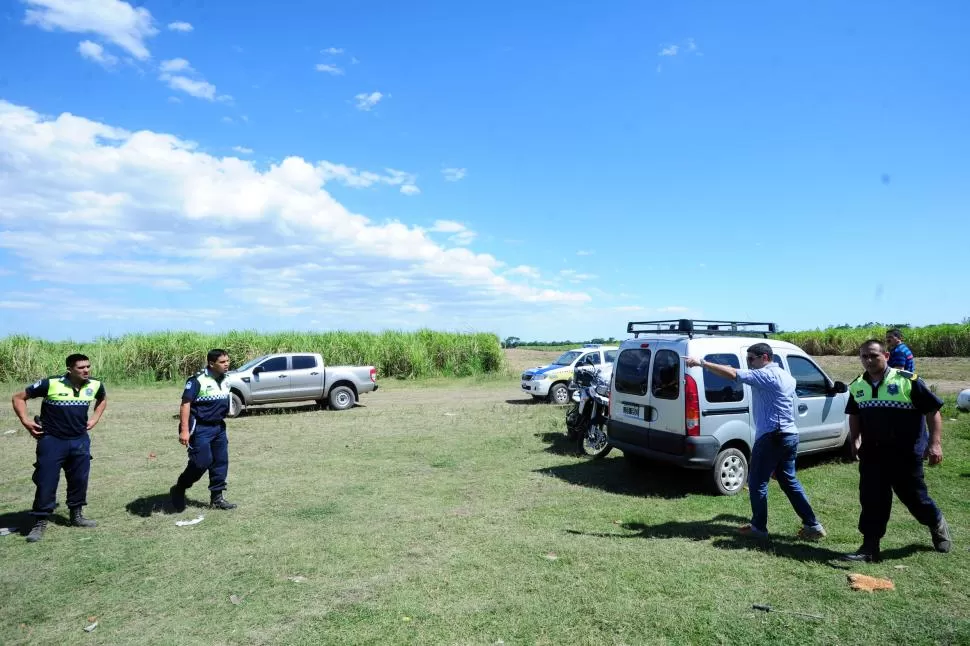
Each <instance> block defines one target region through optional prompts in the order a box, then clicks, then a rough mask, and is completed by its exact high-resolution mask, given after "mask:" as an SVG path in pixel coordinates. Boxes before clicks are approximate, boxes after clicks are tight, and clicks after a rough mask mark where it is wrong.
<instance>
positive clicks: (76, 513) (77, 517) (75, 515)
mask: <svg viewBox="0 0 970 646" xmlns="http://www.w3.org/2000/svg"><path fill="white" fill-rule="evenodd" d="M71 526H72V527H97V526H98V523H96V522H95V521H93V520H88V519H87V518H85V517H84V514H83V513H81V508H80V507H75V508H73V509H72V510H71Z"/></svg>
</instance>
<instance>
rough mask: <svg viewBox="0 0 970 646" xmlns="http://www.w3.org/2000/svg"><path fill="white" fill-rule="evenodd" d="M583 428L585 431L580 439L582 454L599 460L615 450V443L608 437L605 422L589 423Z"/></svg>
mask: <svg viewBox="0 0 970 646" xmlns="http://www.w3.org/2000/svg"><path fill="white" fill-rule="evenodd" d="M583 430H584V432H583V434H582V436H581V438H580V440H579V452H580V454H581V455H584V456H586V457H589V458H592V459H594V460H599V459H600V458H604V457H606V455H607V454H608V453H609V452H610V451H612V450H613V445H612V444H610V442H609V438H607V437H606V426H605V425H604V424H589V425H587V426H586V428H585V429H583Z"/></svg>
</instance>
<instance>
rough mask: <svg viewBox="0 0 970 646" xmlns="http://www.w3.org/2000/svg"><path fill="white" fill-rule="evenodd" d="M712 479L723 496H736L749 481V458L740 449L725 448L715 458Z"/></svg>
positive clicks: (715, 487) (715, 488)
mask: <svg viewBox="0 0 970 646" xmlns="http://www.w3.org/2000/svg"><path fill="white" fill-rule="evenodd" d="M711 475H712V476H713V477H712V479H711V481H712V483H713V484H714V490H715V491H717V493H718V494H720V495H722V496H735V495H737V494H739V493H741V492H742V491H744V485H745V484H746V483H747V481H748V458H746V457H745V455H744V453H742V452H741V451H740V450H738V449H724V450H723V451H721V452H720V453H718V454H717V457H716V458H714V469H713V470H712V471H711Z"/></svg>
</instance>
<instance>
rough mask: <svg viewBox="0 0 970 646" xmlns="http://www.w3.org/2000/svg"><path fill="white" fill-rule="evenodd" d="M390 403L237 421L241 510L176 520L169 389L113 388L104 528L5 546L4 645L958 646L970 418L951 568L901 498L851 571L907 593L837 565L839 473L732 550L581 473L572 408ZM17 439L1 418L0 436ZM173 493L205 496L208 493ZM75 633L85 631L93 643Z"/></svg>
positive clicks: (673, 502) (679, 495)
mask: <svg viewBox="0 0 970 646" xmlns="http://www.w3.org/2000/svg"><path fill="white" fill-rule="evenodd" d="M109 385H110V384H109ZM388 386H389V387H388V388H386V389H383V388H382V390H381V391H379V392H377V393H374V394H373V395H368V396H367V397H365V398H364V399H363V402H362V403H363V404H364V405H363V406H362V407H359V408H356V409H353V410H350V411H346V412H340V413H334V412H329V411H319V410H315V409H312V407H307V406H295V407H291V408H286V409H283V408H264V409H256V410H254V411H253V412H252V414H249V415H245V416H243V417H241V418H239V419H237V420H230V422H229V424H230V438H231V439H230V442H231V444H230V452H231V460H232V461H231V468H230V474H229V477H230V488H229V490H228V492H227V493H228V496H227V497H228V498H229V499H230V500H233V501H234V502H237V503H239V505H240V507H239V508H238V509H236V510H234V511H231V512H217V511H214V510H209V509H204V508H197V507H190V508H189V509H188V510H187V511H186V512H185V513H184V514H180V515H174V514H169V513H166V512H165V511H164V506H165V501H166V499H167V491H168V487H169V486H170V485H171V484H172V482H173V481H174V479H175V477H176V475H177V474H178V472H179V471H180V470H181V468H182V467H183V466H184V460H185V452H184V449H182V448H181V447H180V446H179V445H178V444H177V442H176V438H175V432H174V429H175V423H174V417H173V416H174V414H175V411H176V409H177V401H178V387H177V386H174V385H163V386H161V387H157V388H156V387H153V388H149V387H131V388H110V389H109V398H110V399H109V402H110V403H109V407H108V411H107V413H106V416H105V419H104V422H103V423H102V424H101V425H99V426H98V427H97V428H96V429H95V431H94V434H93V435H94V439H93V452H94V456H95V460H94V463H93V473H92V478H91V490H90V493H89V501H90V505H89V507H88V508H87V510H86V511H87V512H88V515H89V516H90V517H92V518H95V519H97V520H98V521H100V523H101V525H100V526H99V527H98V528H97V529H94V530H82V529H75V528H69V527H64V526H59V525H55V526H52V527H51V528H50V529H49V530H48V533H47V536H46V537H45V539H44V540H43V541H42V542H40V543H38V544H27V543H26V542H25V541H24V540H23V538H22V537H20V536H6V537H0V550H2V559H3V566H2V568H0V590H2V592H0V643H3V644H28V643H29V644H51V643H57V644H61V643H81V642H83V643H91V644H136V643H137V644H308V645H309V644H496V643H500V642H503V643H505V644H719V643H724V644H793V645H799V646H801V645H804V644H872V643H887V644H888V643H893V644H907V645H908V644H959V643H970V599H968V592H967V588H966V581H968V580H970V552H968V551H967V546H968V544H970V542H968V539H967V536H968V535H970V508H968V506H967V504H966V490H967V486H968V484H970V480H968V478H970V416H968V415H960V416H959V418H958V421H955V422H949V421H948V422H947V423H946V426H945V431H944V436H945V437H944V451H945V461H944V464H943V466H942V467H940V468H934V469H931V470H929V471H928V474H927V480H928V483H929V488H930V492H931V494H932V495H933V496H934V497H935V499H936V500H937V502H938V503H939V504H940V505H941V507H942V508H943V510H944V511H945V512H946V514H947V517H948V519H949V522H950V525H951V528H952V530H953V534H954V538H955V548H954V551H953V552H952V553H951V554H948V555H940V554H936V553H934V552H932V551H931V550H930V549H928V548H929V546H930V541H929V536H928V533H927V531H926V530H925V528H923V527H922V526H920V525H918V524H917V523H916V522H915V521H914V520H913V519H912V518H911V517H910V516H909V515H908V514H907V513H906V512H905V510H904V509H902V508H901V506H900V505H899V504H898V503H897V504H896V505H895V507H894V515H893V518H892V520H891V522H890V526H889V532H888V535H887V537H886V539H885V541H884V544H883V549H884V550H886V552H887V556H888V557H889V558H887V560H886V561H884V562H883V563H881V564H877V565H862V566H856V567H854V568H853V570H854V571H861V572H864V573H867V574H871V575H875V576H883V577H888V578H890V579H892V580H893V581H894V583H895V584H896V588H897V589H896V591H894V592H878V593H873V594H867V593H862V592H852V591H851V590H849V588H848V586H847V584H846V573H847V572H849V571H852V570H847V569H842V567H841V566H840V564H838V563H836V562H834V561H832V559H833V557H835V556H836V555H837V554H838V553H840V552H843V551H848V550H852V549H855V548H856V547H857V546H858V544H859V541H860V537H859V535H858V532H857V530H856V523H857V520H858V519H857V513H858V509H857V485H858V474H857V471H856V468H855V467H854V466H853V465H849V464H842V463H840V462H837V461H834V460H818V459H816V460H812V461H806V462H805V463H804V464H802V465H801V470H800V474H801V478H802V480H803V482H804V484H805V486H806V488H807V490H808V492H809V495H810V496H811V498H812V501H813V504H814V505H815V507H816V510H817V512H818V513H819V515H820V516H821V519H822V521H823V522H824V523H825V525H826V528H827V529H828V531H829V537H828V538H827V539H826V540H825V541H823V542H822V543H819V544H815V545H811V544H804V543H799V542H796V541H794V540H792V539H791V538H789V537H790V536H792V535H793V534H794V532H795V530H796V529H797V527H798V521H797V518H796V517H795V515H794V513H793V512H792V510H791V508H790V507H789V505H788V503H787V501H786V500H785V499H784V496H783V495H782V494H781V492H780V491H779V490H778V488H777V485H775V484H772V489H771V493H770V529H771V530H772V532H773V533H774V536H775V537H774V540H773V541H772V542H771V543H769V544H767V545H765V546H760V545H759V544H758V543H756V542H751V541H748V540H744V539H740V538H738V537H737V536H736V535H735V534H734V528H735V527H736V526H737V525H738V524H739V523H741V522H744V520H745V519H746V518H747V516H748V514H749V508H748V502H747V499H746V497H732V498H723V497H714V496H711V495H709V494H708V493H707V489H706V481H705V478H704V476H703V474H696V473H691V472H684V471H679V470H675V469H669V468H663V467H651V468H649V469H646V470H634V469H632V468H631V467H629V466H628V465H627V464H626V463H625V460H623V459H622V457H619V456H617V455H616V454H615V452H614V454H611V456H609V457H608V458H606V459H605V460H602V461H599V462H586V461H582V460H579V459H577V458H574V457H572V456H571V455H569V454H567V447H565V446H563V443H562V440H561V437H562V436H561V431H562V417H563V415H564V410H563V409H557V408H555V407H551V406H548V405H534V404H531V403H529V402H526V401H524V400H523V399H522V397H521V395H520V394H519V393H518V392H517V389H518V384H517V382H515V381H512V380H500V379H495V380H491V381H488V380H485V381H483V380H481V379H472V378H469V379H456V380H452V381H451V382H448V383H439V384H437V385H436V386H434V387H428V386H425V387H413V386H411V385H410V384H407V383H404V382H390V383H389V384H388ZM14 389H15V387H14V386H10V387H8V388H6V389H5V392H12V391H13V390H14ZM34 404H35V402H32V409H31V410H34V409H35V408H36V406H35V405H34ZM948 414H954V413H952V412H949V411H948ZM12 428H19V425H17V424H16V422H15V419H14V418H13V416H12V413H11V412H10V411H9V408H4V409H3V410H0V433H2V432H3V431H5V430H7V429H12ZM0 449H2V454H3V460H2V461H0V526H4V525H9V524H10V523H11V522H12V521H14V520H16V519H19V518H20V516H19V512H21V511H22V510H25V509H27V508H29V506H30V503H31V500H32V496H33V485H32V483H31V481H30V475H31V463H32V462H33V441H32V440H31V439H30V438H29V437H27V436H26V433H25V432H24V431H22V430H20V431H18V432H17V433H15V434H13V435H0ZM152 456H154V457H152ZM60 495H61V500H63V495H64V493H63V483H62V490H61V492H60ZM189 497H190V499H194V500H195V501H200V502H201V501H203V500H207V492H206V491H205V488H204V483H203V486H197V487H196V488H194V489H192V490H190V492H189ZM58 512H59V515H60V516H63V515H64V513H65V512H66V510H64V508H63V507H61V508H60V509H59V510H58ZM200 513H201V514H204V516H205V520H203V521H202V522H201V523H200V524H198V525H194V526H190V527H176V526H175V524H174V521H175V520H176V519H178V518H192V517H195V516H196V515H198V514H200ZM290 577H305V581H302V582H295V581H293V580H290ZM230 595H236V596H237V597H239V598H241V600H240V601H239V603H238V605H236V604H233V603H231V601H230ZM753 603H767V604H771V605H772V606H773V607H774V608H776V609H779V610H798V611H803V612H808V613H814V614H819V615H822V616H824V617H825V618H824V620H822V621H815V620H811V619H804V618H799V617H795V616H790V615H784V614H769V615H765V614H759V613H757V612H755V611H753V610H751V605H752V604H753ZM89 617H96V618H97V621H98V622H99V626H98V628H97V629H96V630H95V631H94V632H93V633H91V634H85V633H84V632H83V631H82V629H83V627H84V626H85V625H87V623H88V619H89Z"/></svg>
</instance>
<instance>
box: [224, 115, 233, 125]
mask: <svg viewBox="0 0 970 646" xmlns="http://www.w3.org/2000/svg"><path fill="white" fill-rule="evenodd" d="M222 122H223V123H228V124H233V123H236V122H235V121H233V120H232V117H229V116H226V117H223V118H222Z"/></svg>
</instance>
